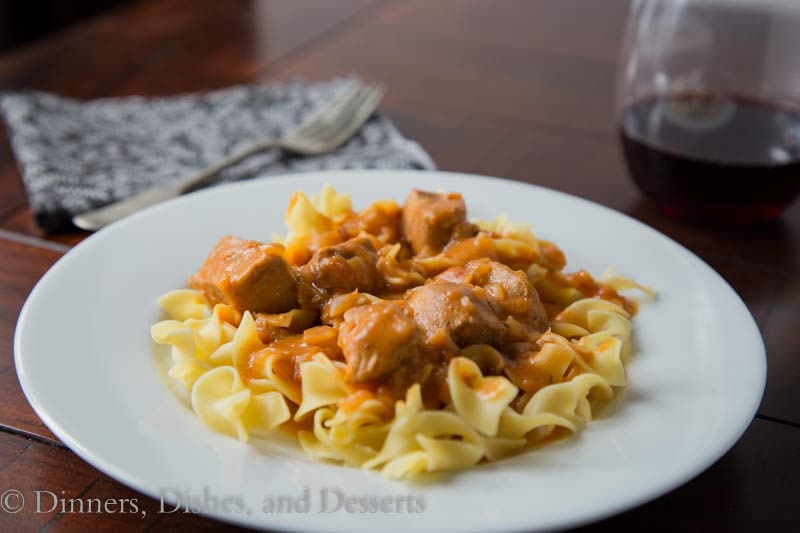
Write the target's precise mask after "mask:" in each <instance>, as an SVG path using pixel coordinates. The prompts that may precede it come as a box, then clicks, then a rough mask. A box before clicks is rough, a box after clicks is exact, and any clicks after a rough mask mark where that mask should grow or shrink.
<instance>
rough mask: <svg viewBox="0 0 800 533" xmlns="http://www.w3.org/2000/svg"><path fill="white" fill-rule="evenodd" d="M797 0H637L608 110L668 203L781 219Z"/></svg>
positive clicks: (680, 211)
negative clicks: (612, 110) (612, 111)
mask: <svg viewBox="0 0 800 533" xmlns="http://www.w3.org/2000/svg"><path fill="white" fill-rule="evenodd" d="M798 28H800V2H795V0H769V1H767V0H760V1H757V2H749V3H748V2H734V1H733V0H727V1H726V0H704V1H702V0H671V1H670V0H634V2H633V5H632V7H631V12H630V16H629V20H628V28H627V35H626V40H625V45H624V49H623V55H622V61H621V64H620V71H619V79H618V88H617V102H616V117H617V124H618V128H619V135H620V139H621V142H622V148H623V152H624V155H625V160H626V163H627V165H628V169H629V171H630V174H631V176H632V178H633V180H634V181H635V183H636V184H637V185H638V187H639V188H640V189H641V191H642V192H643V193H644V195H645V196H646V197H648V198H649V199H650V200H651V201H652V202H653V203H654V204H655V205H656V206H657V207H658V208H660V210H661V211H663V212H664V213H666V214H668V215H671V216H675V217H679V218H686V219H692V220H699V221H711V222H716V223H733V224H752V223H757V222H764V221H768V220H772V219H774V218H777V217H778V216H779V215H780V213H781V212H782V211H783V210H784V209H785V208H786V207H787V206H788V205H789V204H791V203H792V201H793V200H794V198H795V197H796V196H797V194H798V191H800V30H799V29H798Z"/></svg>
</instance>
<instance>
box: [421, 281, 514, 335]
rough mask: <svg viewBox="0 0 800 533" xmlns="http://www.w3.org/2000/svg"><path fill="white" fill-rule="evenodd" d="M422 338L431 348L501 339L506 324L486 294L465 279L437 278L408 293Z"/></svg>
mask: <svg viewBox="0 0 800 533" xmlns="http://www.w3.org/2000/svg"><path fill="white" fill-rule="evenodd" d="M407 299H408V303H409V305H410V307H411V310H412V312H413V313H414V321H415V322H416V323H417V327H419V329H420V331H422V334H423V341H424V342H425V343H426V345H427V346H428V347H429V348H430V349H433V350H436V349H445V350H447V349H453V348H454V347H461V348H463V347H465V346H469V345H471V344H492V345H496V344H498V343H500V342H502V340H503V337H504V335H505V325H504V324H503V322H502V321H501V320H500V319H499V318H497V315H495V313H494V311H493V310H492V308H491V306H490V305H489V303H488V302H487V300H486V298H485V297H483V296H481V295H480V294H478V292H477V291H476V289H475V288H474V287H472V286H470V285H467V284H465V283H451V282H449V281H445V280H436V281H433V282H431V283H428V284H426V285H423V286H421V287H416V288H414V289H411V290H410V291H408V293H407Z"/></svg>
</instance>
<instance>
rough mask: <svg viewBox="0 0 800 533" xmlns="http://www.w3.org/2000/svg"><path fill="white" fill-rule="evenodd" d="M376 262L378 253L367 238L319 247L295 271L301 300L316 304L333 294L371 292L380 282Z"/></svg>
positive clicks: (377, 287)
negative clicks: (297, 276)
mask: <svg viewBox="0 0 800 533" xmlns="http://www.w3.org/2000/svg"><path fill="white" fill-rule="evenodd" d="M377 264H378V254H377V252H376V251H375V246H374V245H373V243H372V240H371V239H369V238H368V237H356V238H353V239H350V240H348V241H345V242H343V243H341V244H336V245H333V246H326V247H324V248H320V249H319V250H317V252H316V253H315V254H314V256H313V257H312V258H311V260H310V261H309V262H308V263H306V264H305V265H303V266H302V267H300V269H299V271H298V273H299V277H300V280H301V281H302V286H301V300H302V301H303V303H304V304H305V305H313V306H318V305H320V304H321V303H323V302H324V301H325V300H326V299H327V298H329V297H330V296H332V295H334V294H342V293H347V292H351V291H355V290H358V291H363V292H374V291H375V290H377V289H379V288H380V286H381V284H382V278H381V275H380V272H378V267H377Z"/></svg>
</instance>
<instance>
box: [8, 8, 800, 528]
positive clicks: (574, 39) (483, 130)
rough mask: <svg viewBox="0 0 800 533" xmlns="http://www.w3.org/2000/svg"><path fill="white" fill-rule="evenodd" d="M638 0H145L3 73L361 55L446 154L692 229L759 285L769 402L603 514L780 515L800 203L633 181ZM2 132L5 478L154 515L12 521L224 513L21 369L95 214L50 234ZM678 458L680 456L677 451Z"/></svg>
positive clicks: (157, 69)
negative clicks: (725, 212)
mask: <svg viewBox="0 0 800 533" xmlns="http://www.w3.org/2000/svg"><path fill="white" fill-rule="evenodd" d="M627 9H628V3H627V2H626V1H625V0H608V1H605V2H586V1H583V0H559V1H556V0H496V1H493V2H486V1H482V0H438V1H435V2H430V1H427V0H408V1H379V0H347V1H337V2H328V1H325V0H301V1H296V2H281V1H231V2H216V1H214V0H202V1H190V0H145V1H140V2H132V3H131V4H129V5H126V6H124V7H121V8H117V9H116V10H112V11H110V12H107V13H104V14H102V15H100V16H98V17H95V18H93V19H90V20H87V21H85V22H83V23H81V24H79V25H76V26H73V27H70V28H69V29H67V30H65V31H62V32H60V33H57V34H54V35H52V36H49V37H47V38H46V39H44V40H41V41H38V42H35V43H32V44H30V45H27V46H25V47H24V48H19V49H15V50H12V51H10V52H7V53H5V54H3V55H0V89H2V90H7V89H23V88H26V89H38V90H47V91H55V92H58V93H60V94H64V95H67V96H72V97H77V98H94V97H104V96H117V95H130V94H143V95H168V94H174V93H179V92H186V91H200V90H207V89H212V88H219V87H224V86H227V85H230V84H235V83H245V82H254V81H271V80H289V79H296V78H303V79H309V80H321V79H326V78H330V77H335V76H341V75H347V74H351V73H356V74H358V75H360V76H362V77H363V78H365V79H368V80H372V81H378V82H382V83H384V84H386V85H387V87H389V93H388V95H387V98H386V100H385V103H384V105H383V110H384V111H385V112H386V113H387V114H388V115H390V116H391V117H392V118H393V119H394V120H395V122H396V123H397V125H398V126H399V128H400V129H401V130H402V131H403V132H404V133H405V134H406V135H408V136H409V137H412V138H414V139H415V140H417V141H419V142H420V143H421V144H422V145H423V146H424V147H425V148H426V149H427V150H428V151H429V152H430V153H431V154H432V156H433V158H434V159H435V160H436V162H437V164H438V165H439V167H440V168H442V169H445V170H458V171H465V172H474V173H482V174H489V175H495V176H503V177H508V178H512V179H517V180H521V181H526V182H529V183H536V184H540V185H544V186H546V187H550V188H554V189H558V190H562V191H566V192H569V193H572V194H576V195H579V196H582V197H585V198H588V199H591V200H593V201H596V202H599V203H601V204H604V205H607V206H609V207H612V208H614V209H617V210H619V211H622V212H624V213H627V214H629V215H631V216H633V217H635V218H638V219H639V220H641V221H643V222H645V223H646V224H649V225H651V226H653V227H654V228H656V229H658V230H659V231H662V232H664V233H666V234H667V235H669V236H670V237H672V238H673V239H675V240H677V241H678V242H680V243H681V244H683V245H684V246H686V247H688V248H689V249H690V250H692V251H694V252H695V253H696V254H697V255H699V256H700V257H701V258H702V259H704V260H705V261H706V262H708V263H709V264H710V265H711V266H712V267H713V268H714V269H716V270H717V271H718V272H719V273H720V274H721V275H722V276H723V277H724V278H725V279H726V280H727V281H728V282H729V283H730V284H731V285H732V286H733V288H734V289H735V290H736V291H737V292H738V293H739V295H740V296H741V297H742V299H743V300H744V301H745V303H746V304H747V306H748V307H749V309H750V311H751V312H752V313H753V316H754V317H755V319H756V322H757V323H758V326H759V328H760V329H761V332H762V334H763V335H764V338H765V342H766V345H767V351H768V368H769V375H768V383H767V389H766V392H765V395H764V400H763V402H762V405H761V406H760V408H759V411H758V415H757V418H756V420H755V421H754V422H753V424H752V425H751V426H750V428H749V429H748V430H747V432H746V433H745V435H744V437H743V438H742V440H741V441H740V442H739V443H737V444H736V445H735V446H734V447H733V449H732V450H731V451H730V452H729V453H728V454H727V455H726V456H725V457H724V458H723V459H721V460H720V461H719V462H718V463H717V464H715V465H714V466H713V467H712V468H710V469H709V470H708V471H706V472H705V473H703V474H701V475H699V476H698V477H697V478H696V479H694V480H693V481H690V482H689V483H687V484H686V485H684V486H683V487H680V488H678V489H677V490H675V491H673V492H671V493H670V494H668V495H666V496H663V497H661V498H659V499H657V500H656V501H654V502H651V503H648V504H646V505H643V506H641V507H639V508H637V509H634V510H632V511H629V512H627V513H624V514H622V515H620V516H617V517H613V518H610V519H608V520H605V521H603V522H601V523H599V524H595V525H592V526H589V527H588V528H587V529H592V530H601V531H605V530H608V531H611V530H620V528H621V530H623V531H628V530H639V529H659V530H660V529H664V530H693V531H706V530H710V531H731V530H737V531H752V530H754V529H755V528H757V527H758V528H768V529H770V530H772V531H787V530H790V529H791V525H792V523H793V520H794V519H796V518H798V515H800V513H799V512H798V510H797V505H796V503H795V499H796V489H795V484H796V481H797V479H798V477H799V476H800V402H798V401H797V393H798V385H800V344H798V341H797V340H796V339H795V337H794V336H795V335H796V334H797V332H798V331H800V281H798V280H799V279H800V276H798V271H799V270H800V266H798V264H799V263H800V203H797V204H795V205H794V206H793V207H791V208H790V209H789V210H788V211H787V212H786V213H785V214H784V216H783V217H782V218H781V220H779V221H778V222H776V223H775V224H772V225H769V226H767V227H762V228H758V229H746V230H742V229H739V230H734V229H722V228H704V227H697V226H692V225H689V224H686V223H682V222H677V221H673V220H669V219H666V218H664V217H663V216H661V215H660V214H659V213H658V212H657V211H655V210H654V209H653V208H652V207H651V206H650V205H649V204H648V203H647V202H645V201H643V200H642V198H641V197H640V195H639V194H638V192H637V191H636V189H635V188H634V186H633V185H632V184H631V182H630V181H629V179H628V177H627V175H626V172H625V169H624V165H623V161H622V158H621V154H620V149H619V146H618V144H617V140H616V137H615V132H614V121H613V112H612V103H613V102H612V100H613V87H614V79H615V75H616V62H617V56H618V48H619V45H620V41H621V38H622V29H623V25H624V18H625V14H626V12H627ZM0 135H2V136H3V138H2V139H0V406H1V407H0V492H3V491H5V490H7V489H10V488H13V489H17V490H20V491H22V492H23V493H25V494H29V493H30V491H33V490H36V489H39V490H50V491H53V492H56V493H60V491H64V492H63V494H64V495H65V496H67V497H83V496H86V497H98V498H117V499H120V498H136V499H137V501H138V504H139V506H140V507H141V509H142V510H144V511H145V516H141V515H136V516H110V515H107V514H75V513H62V512H56V511H52V512H49V513H42V514H36V513H33V512H30V511H29V510H23V511H21V512H19V513H16V514H9V513H4V512H2V511H0V531H12V530H13V531H27V530H32V529H40V528H44V529H47V530H53V531H73V530H74V531H78V530H86V529H89V528H90V529H92V530H108V531H121V530H126V531H127V530H131V531H137V530H145V529H148V530H156V531H162V530H163V531H167V530H169V531H173V530H182V529H188V528H193V529H218V528H221V527H223V526H222V525H221V524H218V523H216V522H214V521H211V520H208V519H205V518H202V517H199V516H194V515H185V514H171V515H165V514H159V513H158V512H157V502H154V501H152V500H150V499H148V498H146V497H144V496H142V495H140V494H137V493H136V492H134V491H132V490H131V489H128V488H127V487H125V486H123V485H121V484H119V483H117V482H115V481H114V480H112V479H110V478H108V477H107V476H105V475H103V474H102V473H100V472H98V471H97V470H95V469H94V468H93V467H91V466H90V465H88V464H86V463H85V462H83V461H82V460H81V459H79V458H78V457H77V456H76V455H74V454H73V453H72V452H71V451H69V450H68V449H67V448H65V447H64V446H63V445H62V444H61V443H60V442H59V441H58V439H57V438H56V437H55V436H54V435H53V434H52V433H51V432H50V431H49V430H48V429H47V428H46V427H45V425H44V424H43V423H42V422H41V421H40V420H39V419H38V418H37V416H36V415H35V414H34V412H33V410H32V409H31V408H30V406H29V405H28V403H27V402H26V401H25V399H24V396H23V394H22V392H21V390H20V388H19V384H18V382H17V378H16V374H15V372H14V365H13V353H12V336H13V329H14V325H15V322H16V318H17V315H18V313H19V310H20V308H21V306H22V303H23V302H24V300H25V298H26V296H27V295H28V293H29V292H30V290H31V289H32V288H33V286H34V284H35V283H36V281H37V280H38V279H39V278H40V277H41V275H42V274H43V273H44V272H45V271H46V270H47V268H48V267H49V266H50V265H52V264H53V262H55V261H56V260H58V258H59V257H60V256H61V255H62V254H63V253H65V252H66V251H67V250H69V248H70V247H71V246H73V245H74V244H76V243H78V242H80V241H81V240H82V239H83V238H85V237H86V234H84V233H74V234H69V235H58V236H44V235H41V234H40V233H39V232H38V231H37V228H36V227H35V225H34V223H33V221H32V219H31V216H30V210H29V208H28V206H27V204H26V198H25V194H24V189H23V187H22V183H21V180H20V176H19V172H18V169H17V167H16V163H15V161H14V159H13V155H12V153H11V150H10V147H9V146H8V143H7V140H6V138H5V135H6V134H5V132H0ZM665 460H667V461H668V460H669V458H665Z"/></svg>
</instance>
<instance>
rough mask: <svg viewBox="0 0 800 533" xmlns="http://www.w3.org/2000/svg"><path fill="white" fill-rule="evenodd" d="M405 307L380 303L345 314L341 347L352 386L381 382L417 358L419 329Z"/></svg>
mask: <svg viewBox="0 0 800 533" xmlns="http://www.w3.org/2000/svg"><path fill="white" fill-rule="evenodd" d="M401 305H402V304H400V303H396V302H392V301H380V302H376V303H372V304H369V305H363V306H360V307H354V308H352V309H350V310H348V311H347V312H346V313H345V314H344V322H343V323H342V325H341V327H340V328H339V346H340V347H341V349H342V353H343V354H344V357H345V360H346V361H347V378H348V380H349V381H350V382H352V383H363V382H365V381H374V380H376V379H380V378H382V377H384V376H386V375H388V374H390V373H391V372H393V371H394V370H396V369H397V368H399V367H400V365H402V364H403V363H404V362H408V361H411V360H412V359H414V358H415V357H416V355H417V350H418V347H417V337H418V334H417V326H416V324H415V323H414V321H413V320H412V319H411V318H410V317H409V316H408V314H406V312H404V310H403V307H402V306H401Z"/></svg>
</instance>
